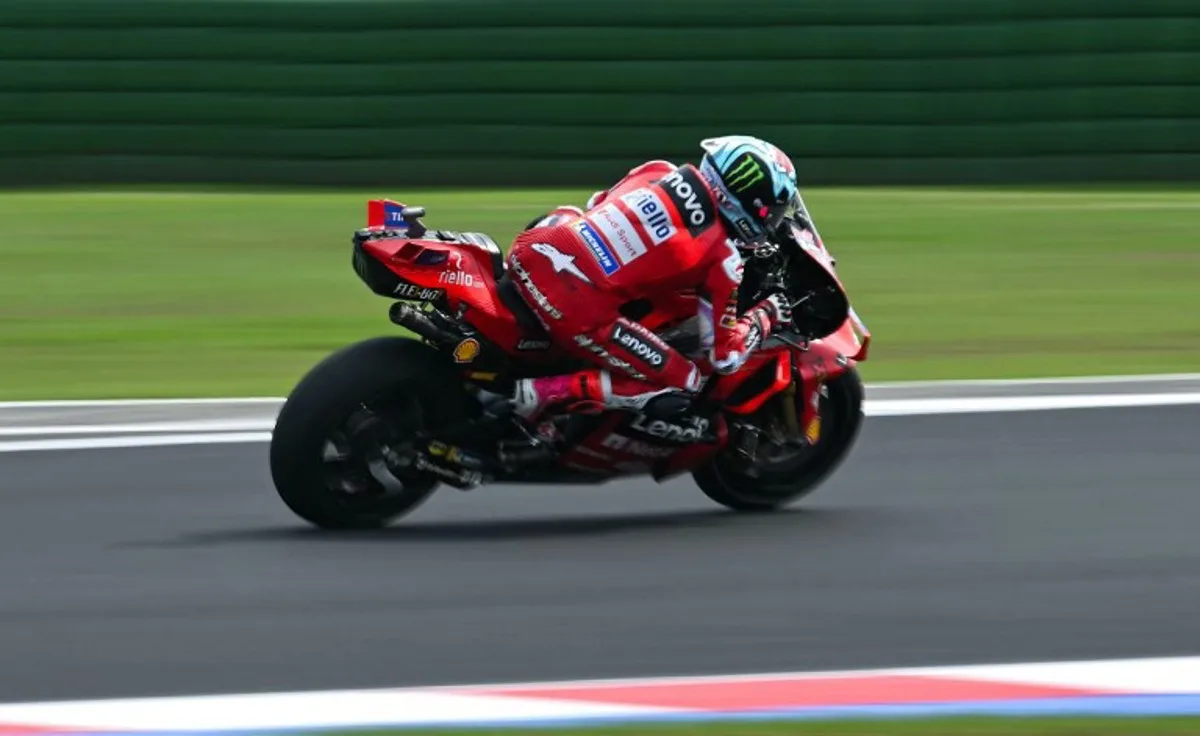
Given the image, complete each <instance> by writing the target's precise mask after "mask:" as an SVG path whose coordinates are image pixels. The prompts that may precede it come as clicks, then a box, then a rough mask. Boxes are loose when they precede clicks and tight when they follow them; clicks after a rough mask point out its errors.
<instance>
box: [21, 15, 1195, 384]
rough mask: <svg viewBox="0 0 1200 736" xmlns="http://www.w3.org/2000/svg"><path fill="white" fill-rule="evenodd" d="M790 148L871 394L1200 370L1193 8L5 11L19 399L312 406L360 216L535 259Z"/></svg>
mask: <svg viewBox="0 0 1200 736" xmlns="http://www.w3.org/2000/svg"><path fill="white" fill-rule="evenodd" d="M731 133H746V134H752V135H758V136H761V137H764V138H767V139H769V140H771V141H772V142H774V143H776V144H778V145H780V146H781V147H782V148H784V149H785V150H786V151H787V152H789V153H790V155H791V156H792V158H793V160H794V161H795V163H796V166H797V169H798V173H799V177H800V181H801V185H802V187H803V192H804V195H805V197H806V199H807V201H808V203H809V206H810V208H811V210H812V212H813V214H814V216H815V218H816V221H817V223H818V225H819V227H820V229H821V232H822V234H823V236H824V238H825V240H826V243H827V245H828V246H829V247H830V249H831V250H832V251H833V252H834V254H835V255H836V256H837V257H838V259H839V265H840V268H841V272H842V274H843V276H844V278H845V280H846V283H847V286H848V287H849V289H850V294H851V297H852V298H853V299H854V302H855V305H856V307H857V309H858V312H859V314H860V315H861V316H862V318H863V319H864V320H865V322H866V323H867V325H868V326H869V327H870V328H871V329H872V331H873V332H874V334H875V340H876V342H875V350H874V353H873V356H872V359H871V360H870V361H868V363H866V364H864V366H863V374H864V376H865V377H866V378H867V379H868V380H874V381H880V380H892V379H915V378H950V377H996V378H1002V377H1013V376H1031V375H1063V374H1097V373H1144V372H1173V371H1179V370H1194V369H1198V368H1200V347H1198V346H1200V339H1198V338H1200V318H1198V316H1197V314H1198V311H1197V306H1198V305H1200V195H1198V190H1197V189H1196V188H1195V185H1194V182H1195V180H1196V178H1197V176H1198V175H1200V4H1197V3H1196V2H1195V1H1194V0H1142V1H1141V2H1137V3H1129V2H1127V1H1126V0H972V1H971V2H963V1H961V0H906V1H905V2H895V1H894V0H837V1H836V2H834V1H833V0H806V1H803V2H788V1H785V0H774V1H766V0H727V1H715V0H690V1H688V2H683V1H681V0H655V1H654V2H645V1H644V0H637V1H631V0H607V1H606V2H604V3H589V2H584V1H583V0H563V1H559V2H554V1H550V0H538V1H533V0H496V1H487V0H395V1H391V2H384V1H380V0H103V1H91V2H68V1H67V0H5V2H3V3H0V184H2V185H3V186H4V187H5V188H4V190H3V192H0V344H3V346H4V347H3V350H2V351H0V377H2V378H3V381H0V398H3V399H16V398H101V397H110V396H117V397H154V396H173V395H179V396H206V395H211V396H217V395H268V396H280V395H284V394H285V393H286V392H287V391H288V390H289V389H290V387H291V386H292V384H293V383H294V382H295V380H297V379H298V378H299V376H300V375H301V374H302V373H303V372H304V371H305V370H306V369H307V368H308V367H309V366H310V365H311V364H312V363H313V362H314V361H316V360H318V359H319V358H320V357H321V356H323V355H324V354H326V353H328V352H329V351H331V350H333V349H336V348H337V347H339V346H341V345H343V344H345V343H348V342H351V341H353V340H356V339H359V338H361V337H365V336H369V335H375V334H386V333H389V332H392V331H393V330H394V329H395V328H394V327H393V326H392V325H391V324H390V323H389V322H388V321H387V312H386V310H387V307H388V303H387V301H386V300H381V299H379V298H377V297H375V296H373V295H371V294H370V293H369V292H367V290H366V289H365V288H364V287H363V286H362V285H361V284H360V283H359V282H358V280H357V279H356V277H355V276H354V274H353V272H352V270H351V268H350V258H349V252H350V250H349V238H350V235H351V233H352V232H353V230H354V229H355V228H357V227H359V226H361V225H362V224H364V218H365V207H366V205H365V202H366V200H367V199H368V198H370V197H381V196H388V197H393V198H396V199H399V200H401V201H404V202H406V203H409V204H418V205H422V206H425V207H426V208H427V209H428V212H429V215H428V218H427V223H428V224H429V225H431V226H432V227H442V228H448V229H456V230H481V231H485V232H488V233H490V234H492V235H493V237H494V238H495V239H496V240H497V241H498V242H501V243H505V244H507V242H508V241H510V240H511V238H512V236H513V235H514V234H515V233H516V231H517V230H518V229H519V228H520V227H521V226H522V225H523V224H524V223H526V222H527V221H528V220H529V219H530V218H531V217H533V216H534V215H535V214H538V213H539V212H541V211H543V210H544V209H545V208H547V207H551V206H554V205H556V204H562V203H573V204H582V202H583V201H584V200H585V198H586V197H587V196H588V194H590V193H591V192H592V191H594V190H595V189H598V188H602V187H605V186H608V185H609V184H611V183H613V182H614V181H616V180H617V179H618V178H620V177H621V176H622V175H623V174H624V173H625V172H626V171H627V170H628V169H629V168H631V167H633V166H635V165H637V164H639V163H641V162H643V161H645V160H647V159H652V158H666V159H670V160H672V161H675V162H678V163H682V162H684V161H696V160H697V159H698V157H699V153H700V150H699V145H698V143H699V141H700V139H701V138H703V137H706V136H714V135H723V134H731Z"/></svg>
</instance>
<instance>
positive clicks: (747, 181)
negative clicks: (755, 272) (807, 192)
mask: <svg viewBox="0 0 1200 736" xmlns="http://www.w3.org/2000/svg"><path fill="white" fill-rule="evenodd" d="M700 146H701V147H702V148H703V149H704V157H703V158H702V159H701V160H700V167H699V168H700V174H701V175H702V176H703V177H704V178H705V179H706V180H707V181H708V183H709V185H710V186H712V188H713V190H714V191H715V192H716V195H717V209H718V211H719V212H720V213H721V217H722V218H723V219H724V220H725V222H726V223H728V225H729V227H730V230H731V231H732V232H733V233H735V234H736V237H737V239H738V240H741V241H742V243H744V244H745V247H746V248H747V249H750V250H753V249H755V248H757V247H759V246H761V245H763V244H765V243H766V241H767V237H768V235H769V234H770V233H772V232H774V230H775V229H776V228H778V227H779V225H780V224H782V223H783V221H784V220H785V219H787V218H790V217H792V216H794V215H795V214H796V213H797V212H798V211H802V210H803V204H802V202H801V199H800V192H799V188H798V186H797V184H796V167H795V166H793V165H792V161H791V159H789V158H788V156H787V154H785V153H784V152H783V151H781V150H780V149H779V148H777V147H776V146H774V145H772V144H770V143H768V142H766V141H764V140H762V139H760V138H754V137H752V136H747V135H727V136H721V137H717V138H706V139H704V140H703V141H701V142H700Z"/></svg>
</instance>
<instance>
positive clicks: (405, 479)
mask: <svg viewBox="0 0 1200 736" xmlns="http://www.w3.org/2000/svg"><path fill="white" fill-rule="evenodd" d="M469 411H470V409H469V403H468V397H467V395H466V394H465V392H464V391H463V390H462V387H461V384H459V383H458V382H457V381H456V380H455V372H454V371H453V369H452V368H451V367H450V366H449V365H447V361H446V360H445V359H444V358H443V356H441V355H440V354H438V353H437V352H435V351H434V350H433V349H432V348H429V347H428V346H426V345H423V344H421V343H419V342H417V341H415V340H411V339H408V338H402V337H381V338H375V339H371V340H365V341H363V342H360V343H356V344H354V345H350V346H348V347H346V348H343V349H342V350H339V351H338V352H336V353H333V354H332V355H330V356H328V357H327V358H325V359H324V360H323V361H321V362H320V363H318V364H317V365H316V366H315V367H313V369H312V370H311V371H309V373H308V374H307V375H305V376H304V378H303V379H301V381H300V382H299V383H298V384H297V385H296V387H295V389H293V391H292V393H291V395H290V396H289V397H288V399H287V402H286V403H285V404H284V405H283V408H282V409H281V410H280V412H279V417H278V419H277V420H276V423H275V430H274V433H273V435H272V438H271V449H270V466H271V477H272V480H273V481H274V483H275V488H276V491H277V492H278V493H279V496H280V498H282V499H283V502H284V503H285V504H287V506H288V508H290V509H291V510H292V511H293V512H294V513H295V514H296V515H297V516H299V517H300V518H302V519H304V520H305V521H308V522H309V523H311V524H313V525H314V526H317V527H321V528H325V529H368V528H377V527H383V526H386V525H388V524H389V523H391V522H392V521H394V520H396V519H398V518H400V517H401V516H404V515H405V514H408V513H409V512H411V511H412V510H413V509H415V508H417V507H418V506H419V505H420V504H422V503H423V502H424V501H425V500H426V499H427V498H428V497H429V496H430V495H431V494H432V493H433V492H434V490H436V488H437V486H438V481H437V479H436V478H432V477H429V476H427V475H423V474H418V473H416V472H412V471H409V472H404V473H398V472H395V471H393V470H391V469H389V467H388V464H387V463H385V462H384V460H383V455H382V452H381V448H382V446H383V445H384V444H403V443H404V442H405V441H406V440H409V441H411V440H412V438H413V437H414V436H415V435H416V433H418V432H420V431H422V430H431V429H434V428H436V427H438V426H444V425H445V424H448V423H450V422H454V421H458V420H460V419H463V418H465V417H466V416H469V415H468V413H467V412H469Z"/></svg>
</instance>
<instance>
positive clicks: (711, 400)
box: [270, 199, 870, 529]
mask: <svg viewBox="0 0 1200 736" xmlns="http://www.w3.org/2000/svg"><path fill="white" fill-rule="evenodd" d="M367 214H368V223H367V227H365V228H361V229H359V230H357V231H356V232H355V233H354V236H353V251H352V263H353V267H354V271H355V273H356V274H357V275H358V278H360V279H361V280H362V282H363V283H364V284H365V285H366V286H367V287H368V288H369V289H370V290H371V291H372V292H374V293H375V294H378V295H380V296H383V297H388V298H390V299H392V300H393V304H392V305H391V309H390V318H391V321H392V322H393V323H394V324H396V325H399V326H401V327H403V328H405V329H407V330H408V331H409V332H411V333H412V336H405V335H394V336H385V337H376V338H372V339H368V340H364V341H362V342H358V343H355V344H352V345H350V346H348V347H345V348H343V349H341V350H339V351H338V352H336V353H333V354H332V355H330V356H328V357H327V358H325V359H324V360H323V361H321V362H320V363H319V364H317V365H316V366H315V367H313V368H312V369H311V370H310V371H309V372H308V374H307V375H305V376H304V377H303V379H301V381H300V382H299V383H298V384H297V385H296V387H295V388H294V389H293V391H292V392H291V394H290V395H289V396H288V398H287V401H286V402H285V404H284V405H283V407H282V409H281V410H280V413H279V415H278V418H277V420H276V424H275V429H274V433H273V436H272V440H271V447H270V470H271V475H272V479H273V481H274V484H275V488H276V490H277V491H278V493H279V495H280V497H281V498H282V499H283V501H284V503H286V504H287V506H288V507H289V508H290V509H291V510H292V511H293V512H294V513H295V514H297V515H298V516H300V517H301V518H303V519H305V520H306V521H308V522H309V523H311V524H313V525H315V526H318V527H322V528H327V529H350V528H373V527H382V526H386V525H388V524H390V523H392V522H394V521H395V520H397V519H399V518H400V517H402V516H404V515H405V514H407V513H409V512H411V511H412V510H413V509H415V508H416V507H417V506H419V505H420V504H421V503H422V502H424V501H425V500H426V499H427V498H429V496H430V495H431V494H432V493H433V492H434V491H435V490H436V489H437V488H438V487H439V486H440V485H441V484H446V485H449V486H452V487H455V488H458V489H462V490H470V489H474V488H477V487H479V486H482V485H487V484H497V483H522V484H532V483H540V484H553V485H565V484H601V483H605V482H607V481H610V480H613V479H616V478H621V477H630V476H645V477H647V478H650V479H653V480H654V481H656V482H660V483H661V482H662V481H664V480H666V479H668V478H672V477H675V476H678V475H680V474H683V473H689V474H691V477H692V478H693V479H694V480H695V482H696V483H697V485H698V486H699V487H700V490H701V491H703V492H704V493H705V494H706V495H707V496H708V497H709V498H710V499H712V500H713V501H715V502H717V503H719V504H722V505H724V506H726V507H729V508H731V509H735V510H738V511H766V510H771V509H776V508H779V507H782V506H784V505H786V504H788V503H791V502H793V501H795V500H797V499H799V498H801V497H803V496H805V495H807V494H808V493H810V492H811V491H812V490H813V489H814V488H816V487H817V486H818V485H819V484H820V483H821V482H822V481H824V480H825V479H826V478H827V477H829V475H830V474H831V473H832V472H833V471H834V470H835V469H836V468H837V467H838V466H839V465H840V464H841V462H842V461H843V460H844V458H845V457H846V455H847V453H848V452H849V451H850V449H851V447H852V446H853V445H854V442H855V440H856V439H857V437H858V432H859V428H860V425H861V422H862V417H863V412H862V402H863V385H862V382H861V379H860V377H859V375H858V371H857V369H856V364H857V363H858V362H859V361H862V360H865V359H866V357H867V348H868V346H869V344H870V332H869V331H868V330H867V328H866V327H865V326H864V325H863V323H862V321H861V320H860V319H859V318H858V316H857V314H855V311H854V309H853V307H852V306H851V304H850V302H849V299H848V297H847V295H846V291H845V289H844V288H843V286H842V283H841V281H840V280H839V278H838V276H837V273H836V271H835V265H836V262H835V260H834V258H833V257H832V256H831V254H830V253H829V251H828V250H826V248H825V246H824V244H823V242H822V240H821V238H820V236H819V235H818V234H817V232H816V229H815V226H814V225H813V223H812V220H811V217H810V216H809V213H808V212H807V210H806V209H802V210H801V212H800V213H799V214H798V215H797V216H796V217H795V218H794V219H793V220H789V221H788V222H787V223H785V224H784V226H783V227H781V228H780V230H779V232H778V233H777V234H776V236H775V237H773V238H772V240H771V244H770V245H769V246H768V247H766V248H763V249H760V250H758V251H757V252H756V253H755V254H754V255H752V256H750V257H748V258H747V261H746V264H745V268H744V276H743V282H742V286H741V290H740V304H739V308H740V311H743V312H744V311H745V310H746V309H747V308H749V306H750V305H752V304H754V303H756V302H757V301H758V300H760V299H762V298H765V297H766V296H768V295H769V294H772V293H778V292H783V293H785V294H787V295H788V296H789V297H790V299H791V301H792V302H793V305H794V306H793V315H794V323H793V325H792V326H790V327H789V328H788V329H787V330H786V331H783V332H779V333H776V334H774V335H773V336H771V337H770V338H769V339H767V340H765V341H763V343H762V344H761V345H760V347H759V349H758V350H757V351H755V353H754V354H753V355H751V357H750V358H749V360H748V361H747V362H746V363H745V365H744V366H743V367H742V368H741V369H740V370H739V371H738V372H737V373H734V374H732V375H727V376H725V375H713V376H712V377H711V378H710V379H709V380H708V381H707V382H706V383H705V385H704V387H703V389H702V390H701V392H700V394H699V395H698V396H697V397H696V399H695V400H694V401H693V402H692V403H691V404H690V405H689V406H688V407H687V409H686V411H685V412H684V413H683V414H679V413H674V414H665V415H664V414H661V413H655V412H652V411H650V408H649V407H647V409H644V410H642V411H631V410H610V411H605V412H603V413H563V414H562V415H561V416H556V417H553V418H552V420H551V421H549V422H547V423H543V424H540V425H539V426H538V427H529V426H527V425H526V424H525V423H524V422H522V421H521V420H520V419H519V418H517V417H515V416H514V415H513V414H512V406H511V402H509V401H507V400H506V399H505V398H504V397H506V396H507V395H509V394H510V392H511V389H512V386H513V382H514V381H515V380H517V379H519V378H525V377H534V376H540V375H557V374H562V373H569V372H572V371H575V370H578V369H581V368H584V367H586V366H584V365H583V364H582V363H581V362H580V361H578V360H577V359H576V358H574V357H573V356H571V355H570V354H569V353H567V352H565V351H563V350H561V349H560V348H558V347H556V346H555V345H554V344H553V343H552V342H551V340H550V339H549V338H548V336H547V334H546V332H545V330H544V328H543V327H542V325H541V324H540V323H539V322H538V320H537V318H536V317H535V316H534V313H533V312H532V311H531V310H530V309H529V307H528V306H526V304H525V303H524V302H523V301H522V299H521V298H520V296H519V295H518V292H517V290H516V288H515V286H514V283H513V279H514V278H519V275H517V274H514V273H512V272H511V271H510V270H509V269H508V268H507V264H506V262H505V259H504V256H503V254H502V252H501V250H500V248H499V247H498V246H497V245H496V243H495V241H493V240H492V238H490V237H488V236H487V235H485V234H483V233H473V232H455V231H448V230H434V231H431V230H429V229H428V228H427V227H426V226H425V224H424V223H423V222H422V221H421V218H422V217H424V216H425V210H424V208H421V207H409V206H405V205H404V204H401V203H399V202H394V201H391V200H386V199H384V200H372V201H370V202H369V203H368V207H367ZM697 307H698V296H697V295H694V294H691V295H689V294H684V295H679V294H671V295H665V296H664V297H662V298H661V299H660V300H657V301H645V300H640V301H636V302H630V303H628V304H626V305H625V306H624V307H623V309H622V313H623V314H625V316H626V317H628V318H630V319H633V320H636V321H638V322H640V323H642V324H643V325H645V326H646V327H648V328H649V329H651V330H653V331H655V332H656V333H657V334H658V335H659V336H660V337H662V338H663V339H664V340H665V341H666V342H667V343H668V344H670V345H672V346H673V347H675V348H677V349H679V350H680V351H681V352H683V353H684V354H687V355H690V356H695V357H700V356H702V355H703V354H704V353H705V350H706V348H705V345H706V342H705V340H706V337H709V338H710V337H711V329H710V328H706V321H703V320H701V319H700V318H699V317H698V316H697V315H698V309H697Z"/></svg>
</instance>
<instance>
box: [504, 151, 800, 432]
mask: <svg viewBox="0 0 1200 736" xmlns="http://www.w3.org/2000/svg"><path fill="white" fill-rule="evenodd" d="M701 147H702V149H703V151H704V154H703V156H702V158H701V161H700V165H699V166H695V165H693V164H690V163H686V164H684V165H683V166H676V165H675V164H673V163H671V162H669V161H662V160H653V161H648V162H646V163H644V164H642V165H640V166H638V167H636V168H634V169H632V170H631V171H630V172H629V173H628V174H627V175H626V176H625V177H624V178H623V179H621V180H620V181H619V182H618V183H617V184H616V185H614V186H613V187H611V188H609V189H607V190H601V191H598V192H596V193H595V194H593V195H592V197H591V198H590V199H589V200H588V202H587V205H586V210H581V209H579V208H578V207H570V206H563V207H559V208H557V209H555V210H554V211H553V212H551V213H550V214H548V215H547V216H545V217H543V218H540V219H539V220H535V221H534V222H533V223H531V225H530V226H529V227H528V228H527V229H526V230H525V231H524V232H522V233H521V234H520V235H518V236H517V238H516V239H515V241H514V243H513V247H512V249H511V250H510V252H509V255H508V261H509V267H510V273H511V277H512V280H513V283H514V284H515V286H516V287H517V290H518V292H519V293H520V294H521V296H522V298H523V299H524V300H525V301H526V302H527V303H528V304H529V306H530V307H531V309H532V310H533V312H534V314H536V315H537V317H538V319H539V320H540V321H541V322H542V324H543V326H544V327H545V328H546V330H547V331H548V332H549V333H550V337H551V339H553V340H554V341H555V342H557V343H558V344H560V345H561V346H562V347H563V348H564V349H566V350H567V351H568V352H570V353H572V354H573V355H575V356H577V357H578V358H580V359H581V360H587V361H589V362H591V363H594V364H597V365H600V366H603V367H602V368H598V369H590V370H583V371H579V372H577V373H572V374H568V375H561V376H549V377H542V378H532V379H524V380H521V381H518V382H517V385H516V387H515V390H514V394H513V397H512V400H513V403H514V404H515V407H514V408H515V411H516V413H517V414H518V415H520V416H522V417H524V418H525V419H526V420H528V421H534V420H536V419H537V418H538V417H539V416H540V415H541V414H542V413H543V412H546V411H547V410H549V409H550V408H551V407H557V406H560V405H565V406H566V407H568V408H581V407H586V406H590V407H592V408H634V409H643V408H644V407H645V406H646V405H647V403H648V402H650V400H652V399H654V398H655V397H659V396H664V395H668V394H672V395H674V394H679V395H682V396H684V397H687V398H688V399H689V400H690V396H691V395H692V394H694V393H695V392H696V391H698V390H699V389H700V387H701V386H702V385H703V380H704V379H703V378H702V373H703V374H705V375H707V374H708V373H711V370H716V371H717V372H720V373H732V372H735V371H736V370H737V369H738V368H740V367H741V365H742V364H743V363H744V362H745V360H746V359H747V358H748V357H749V355H750V354H751V353H752V352H753V351H754V350H755V349H756V348H757V347H758V346H759V345H760V344H761V342H762V341H763V340H764V339H766V337H767V336H768V335H770V334H771V333H772V332H773V331H774V330H775V329H777V328H779V327H780V326H782V325H784V324H787V323H788V322H789V321H790V320H791V311H790V305H789V304H788V302H787V300H786V298H785V297H783V296H782V295H771V296H769V297H767V298H766V299H764V300H762V301H760V302H759V303H758V304H756V305H755V306H754V307H752V308H751V309H750V310H748V311H747V312H746V314H744V315H741V316H739V315H738V314H737V302H738V286H739V284H740V283H741V278H742V264H743V261H742V256H741V253H740V252H739V251H740V250H741V251H747V252H749V251H753V250H754V249H755V248H758V247H761V246H762V245H763V244H764V243H765V242H766V240H767V237H768V234H769V233H771V232H773V231H774V229H775V228H776V227H778V226H779V224H780V223H781V222H782V221H783V220H784V219H785V218H787V217H790V216H792V215H793V214H794V213H795V212H796V211H797V210H798V209H799V207H800V196H799V192H798V188H797V183H796V170H795V167H794V166H793V165H792V162H791V160H790V159H789V158H788V157H787V155H786V154H784V153H783V151H781V150H780V149H779V148H777V147H775V146H774V145H772V144H770V143H768V142H766V141H764V140H761V139H758V138H754V137H750V136H742V135H730V136H722V137H717V138H710V139H706V140H703V141H702V142H701ZM693 289H694V290H696V292H697V293H698V295H699V297H700V299H699V305H700V306H699V311H700V314H699V317H700V319H701V323H702V329H703V332H702V334H704V335H706V336H707V337H706V340H705V345H704V347H705V349H706V350H707V355H706V356H705V357H704V358H702V359H701V363H707V365H706V366H703V368H704V369H706V370H702V366H701V365H698V364H697V363H694V362H693V361H691V360H689V359H688V358H687V357H686V356H684V355H683V354H682V353H680V352H678V351H677V350H675V349H673V348H672V347H670V346H669V345H667V344H666V343H665V342H663V341H662V340H661V339H660V338H658V337H657V336H656V335H655V334H654V333H653V332H651V331H650V330H649V329H647V328H645V327H643V326H642V325H641V324H639V323H637V322H636V321H633V320H630V319H627V318H626V317H624V316H623V315H622V314H621V313H620V312H619V308H620V307H621V306H622V305H623V304H625V303H626V302H629V301H631V300H636V299H639V298H646V297H651V296H654V297H656V298H659V299H661V298H662V297H664V296H667V295H670V294H679V293H681V292H685V291H689V290H693ZM716 313H719V314H720V317H719V318H714V315H715V314H716Z"/></svg>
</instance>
